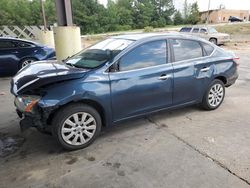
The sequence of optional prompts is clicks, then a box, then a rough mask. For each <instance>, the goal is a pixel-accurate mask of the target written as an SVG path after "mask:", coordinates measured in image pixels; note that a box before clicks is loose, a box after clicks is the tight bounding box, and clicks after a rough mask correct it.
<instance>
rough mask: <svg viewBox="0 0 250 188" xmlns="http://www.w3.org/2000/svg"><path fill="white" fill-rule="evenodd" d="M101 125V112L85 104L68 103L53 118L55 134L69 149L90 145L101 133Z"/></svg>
mask: <svg viewBox="0 0 250 188" xmlns="http://www.w3.org/2000/svg"><path fill="white" fill-rule="evenodd" d="M101 125H102V121H101V117H100V115H99V113H98V112H97V111H96V110H95V109H94V108H92V107H90V106H88V105H85V104H72V105H68V106H66V107H64V108H63V109H62V110H59V111H58V113H57V114H56V115H55V117H54V119H53V120H52V126H53V135H54V136H55V138H56V139H57V141H58V142H59V144H60V145H62V147H63V148H65V149H67V150H77V149H82V148H85V147H87V146H89V145H90V144H91V143H92V142H93V141H94V140H95V139H96V137H97V136H98V135H99V133H100V131H101Z"/></svg>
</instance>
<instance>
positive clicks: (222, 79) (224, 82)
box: [214, 75, 227, 85]
mask: <svg viewBox="0 0 250 188" xmlns="http://www.w3.org/2000/svg"><path fill="white" fill-rule="evenodd" d="M214 79H217V80H220V81H222V82H223V84H224V85H226V84H227V78H226V77H225V76H223V75H219V76H216V77H215V78H214Z"/></svg>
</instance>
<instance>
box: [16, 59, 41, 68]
mask: <svg viewBox="0 0 250 188" xmlns="http://www.w3.org/2000/svg"><path fill="white" fill-rule="evenodd" d="M25 59H34V60H35V61H39V59H38V58H36V57H33V56H26V57H22V58H20V60H19V62H18V68H21V64H22V62H23V61H24V60H25Z"/></svg>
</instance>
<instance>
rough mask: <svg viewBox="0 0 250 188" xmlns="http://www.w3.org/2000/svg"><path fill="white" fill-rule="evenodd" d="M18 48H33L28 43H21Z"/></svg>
mask: <svg viewBox="0 0 250 188" xmlns="http://www.w3.org/2000/svg"><path fill="white" fill-rule="evenodd" d="M18 46H19V47H20V48H28V47H32V44H30V43H27V42H19V43H18Z"/></svg>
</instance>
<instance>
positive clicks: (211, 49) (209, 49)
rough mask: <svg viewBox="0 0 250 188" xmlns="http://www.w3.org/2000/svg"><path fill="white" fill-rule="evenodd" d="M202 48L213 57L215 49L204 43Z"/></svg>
mask: <svg viewBox="0 0 250 188" xmlns="http://www.w3.org/2000/svg"><path fill="white" fill-rule="evenodd" d="M202 46H203V48H204V50H205V52H206V55H211V54H212V52H213V51H214V47H213V46H211V45H209V44H207V43H202Z"/></svg>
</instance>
